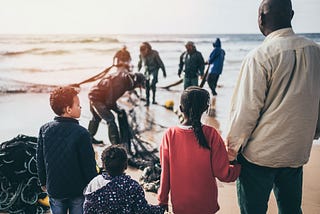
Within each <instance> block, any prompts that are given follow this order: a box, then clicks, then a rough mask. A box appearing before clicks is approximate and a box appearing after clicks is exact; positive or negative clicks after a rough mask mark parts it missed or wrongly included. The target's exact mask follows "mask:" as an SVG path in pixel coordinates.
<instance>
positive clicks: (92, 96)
mask: <svg viewBox="0 0 320 214" xmlns="http://www.w3.org/2000/svg"><path fill="white" fill-rule="evenodd" d="M144 84H145V77H144V75H143V74H141V73H132V72H129V71H128V69H127V67H126V66H124V67H119V68H118V70H117V71H116V72H115V73H112V74H108V75H107V76H106V77H104V78H103V79H101V80H100V81H99V82H98V84H96V85H95V86H93V87H92V88H91V89H90V92H89V100H90V111H91V113H92V115H93V117H92V119H91V120H90V122H89V127H88V130H89V132H90V134H91V136H92V137H93V143H94V144H101V143H103V142H101V141H98V140H96V139H95V138H94V136H95V134H96V133H97V130H98V127H99V123H100V121H101V119H104V120H105V121H106V122H107V125H108V136H109V140H110V142H111V143H112V144H120V136H119V130H118V127H117V125H116V122H115V117H114V115H113V113H112V112H111V111H114V112H116V113H117V114H120V116H121V114H122V113H123V110H121V109H120V108H119V107H118V105H117V100H118V99H119V98H120V97H121V96H122V95H123V94H124V93H125V92H126V91H131V90H133V89H134V88H136V87H140V86H142V87H143V86H144Z"/></svg>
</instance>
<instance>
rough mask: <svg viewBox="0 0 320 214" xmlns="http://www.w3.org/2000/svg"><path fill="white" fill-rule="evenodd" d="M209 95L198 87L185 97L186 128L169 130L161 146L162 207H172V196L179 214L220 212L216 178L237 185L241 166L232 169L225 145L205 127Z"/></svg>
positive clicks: (186, 91)
mask: <svg viewBox="0 0 320 214" xmlns="http://www.w3.org/2000/svg"><path fill="white" fill-rule="evenodd" d="M209 100H210V95H209V93H208V92H207V91H206V90H204V89H202V88H200V87H196V86H191V87H188V88H187V89H186V90H184V92H183V93H182V95H181V100H180V110H181V112H182V113H183V114H184V118H185V120H184V122H183V124H182V125H179V126H175V127H171V128H169V129H168V130H167V131H166V132H165V134H164V136H163V138H162V142H161V145H160V163H161V168H162V172H161V180H160V188H159V192H158V200H159V204H160V205H162V206H167V205H168V195H169V192H170V196H171V203H172V207H173V212H174V213H175V214H179V213H183V214H198V213H201V214H209V213H216V212H217V211H218V210H219V205H218V188H217V183H216V178H218V179H219V180H220V181H223V182H233V181H235V180H236V179H237V177H238V176H239V174H240V169H241V167H240V165H239V164H235V165H230V163H229V160H228V155H227V151H226V148H225V145H224V142H223V140H222V138H221V136H220V134H219V133H218V132H217V130H216V129H215V128H213V127H210V126H207V125H204V124H201V116H202V114H203V112H205V111H206V110H207V109H208V106H209V104H208V103H209Z"/></svg>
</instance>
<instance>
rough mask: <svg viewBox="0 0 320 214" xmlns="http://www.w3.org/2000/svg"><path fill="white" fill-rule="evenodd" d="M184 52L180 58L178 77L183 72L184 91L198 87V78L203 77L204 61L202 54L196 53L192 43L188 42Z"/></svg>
mask: <svg viewBox="0 0 320 214" xmlns="http://www.w3.org/2000/svg"><path fill="white" fill-rule="evenodd" d="M185 47H186V51H185V52H183V53H182V54H181V56H180V62H179V70H178V76H179V77H180V76H181V73H182V72H184V80H183V82H184V86H183V88H184V89H186V88H188V87H189V86H198V79H199V76H200V77H201V78H202V77H203V72H204V64H205V63H204V59H203V56H202V54H201V53H200V52H199V51H197V49H196V46H195V44H194V43H193V42H191V41H189V42H187V43H186V45H185Z"/></svg>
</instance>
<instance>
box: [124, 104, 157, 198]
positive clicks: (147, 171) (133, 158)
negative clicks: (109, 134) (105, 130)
mask: <svg viewBox="0 0 320 214" xmlns="http://www.w3.org/2000/svg"><path fill="white" fill-rule="evenodd" d="M129 118H130V124H129V122H128V118H127V114H126V112H125V111H124V110H123V112H122V113H121V114H120V115H118V121H119V125H120V136H121V143H122V144H123V145H124V146H125V147H126V149H127V151H128V156H129V160H128V164H129V165H130V166H132V167H135V168H138V169H141V170H143V173H142V176H141V177H140V184H141V185H142V186H143V188H144V189H145V190H146V191H150V192H157V191H158V189H159V186H160V174H161V167H160V159H159V157H158V156H157V155H156V153H157V152H158V150H157V149H154V148H152V145H151V143H150V142H147V141H145V140H143V139H141V137H140V133H139V130H138V126H139V125H138V123H137V120H136V112H135V111H134V110H131V111H129Z"/></svg>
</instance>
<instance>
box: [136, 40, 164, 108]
mask: <svg viewBox="0 0 320 214" xmlns="http://www.w3.org/2000/svg"><path fill="white" fill-rule="evenodd" d="M160 68H161V70H162V72H163V77H164V78H166V77H167V74H166V68H165V66H164V64H163V62H162V60H161V58H160V56H159V53H158V51H156V50H153V49H152V47H151V45H150V44H149V43H148V42H143V43H142V44H141V46H140V55H139V62H138V70H139V71H140V70H141V69H143V72H144V75H145V77H146V104H145V105H146V106H149V104H150V89H151V90H152V103H153V104H156V103H157V102H156V85H157V82H158V72H159V69H160Z"/></svg>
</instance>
